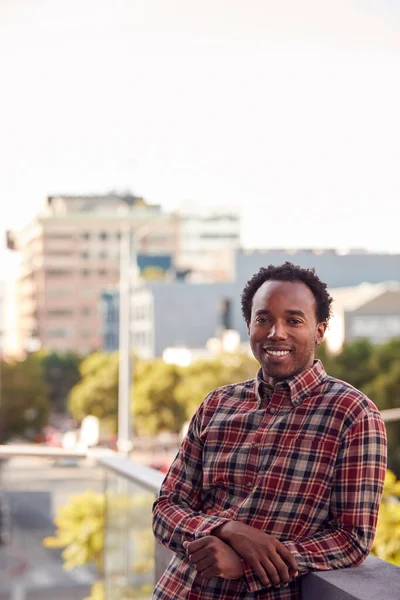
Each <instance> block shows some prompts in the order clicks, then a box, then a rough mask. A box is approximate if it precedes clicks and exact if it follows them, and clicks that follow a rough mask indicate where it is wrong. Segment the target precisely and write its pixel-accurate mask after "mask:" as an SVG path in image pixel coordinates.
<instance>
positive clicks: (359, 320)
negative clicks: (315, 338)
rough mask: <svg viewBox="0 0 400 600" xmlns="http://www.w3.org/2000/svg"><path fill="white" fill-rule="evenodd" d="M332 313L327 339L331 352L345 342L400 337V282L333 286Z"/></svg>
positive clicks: (331, 292) (335, 350) (338, 350)
mask: <svg viewBox="0 0 400 600" xmlns="http://www.w3.org/2000/svg"><path fill="white" fill-rule="evenodd" d="M329 293H330V294H331V296H332V298H333V314H332V318H331V320H330V323H329V328H328V330H327V332H326V335H325V340H326V343H327V346H328V348H329V349H330V350H331V352H340V350H341V348H342V346H343V343H344V342H345V341H346V342H352V341H354V340H355V339H357V338H367V339H369V340H370V341H371V342H373V343H381V342H385V341H386V340H388V339H390V338H392V337H400V285H399V284H398V283H396V282H384V283H362V284H360V285H356V286H353V287H348V288H334V289H330V290H329Z"/></svg>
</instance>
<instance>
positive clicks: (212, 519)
mask: <svg viewBox="0 0 400 600" xmlns="http://www.w3.org/2000/svg"><path fill="white" fill-rule="evenodd" d="M212 394H213V392H211V394H210V395H209V396H207V398H206V399H205V400H204V402H203V404H202V405H201V406H200V408H199V410H198V411H197V413H196V414H195V415H194V417H193V419H192V420H191V422H190V425H189V429H188V432H187V435H186V437H185V439H184V440H183V442H182V445H181V447H180V449H179V452H178V454H177V456H176V458H175V460H174V462H173V463H172V465H171V467H170V469H169V471H168V473H167V475H166V477H165V479H164V481H163V484H162V486H161V490H160V494H159V496H158V498H157V500H156V501H155V503H154V505H153V531H154V535H155V537H156V539H157V541H158V542H160V543H161V544H163V545H164V546H167V548H169V549H170V550H172V551H173V552H176V553H178V554H186V550H185V549H184V547H183V543H184V542H185V541H187V542H191V541H193V540H194V539H197V538H199V537H203V536H206V535H211V532H212V530H213V529H215V528H216V527H218V526H219V525H222V524H223V523H225V522H227V521H228V520H229V519H225V518H220V517H218V516H211V515H206V514H204V513H203V512H201V506H202V479H203V468H202V454H203V444H202V440H201V436H200V431H201V428H200V426H201V420H202V413H203V407H204V403H205V402H206V401H207V399H208V398H209V397H210V396H211V395H212Z"/></svg>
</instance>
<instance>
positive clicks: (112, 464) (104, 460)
mask: <svg viewBox="0 0 400 600" xmlns="http://www.w3.org/2000/svg"><path fill="white" fill-rule="evenodd" d="M96 460H97V463H98V464H99V465H101V466H103V467H105V468H106V469H108V470H109V471H113V472H114V473H116V474H117V475H119V476H120V477H124V478H125V479H128V480H129V481H131V482H132V483H136V484H138V485H140V486H141V487H143V488H145V489H147V490H148V491H149V492H153V493H154V494H158V492H159V491H160V487H161V484H162V482H163V480H164V477H165V475H164V474H162V473H160V472H159V471H156V470H155V469H152V468H151V467H147V466H146V465H141V464H137V463H134V462H133V461H132V460H131V459H130V458H126V457H124V456H121V455H120V454H117V453H114V454H113V455H112V454H110V455H103V456H98V457H97V459H96Z"/></svg>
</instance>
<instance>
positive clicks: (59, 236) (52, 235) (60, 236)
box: [45, 233, 74, 240]
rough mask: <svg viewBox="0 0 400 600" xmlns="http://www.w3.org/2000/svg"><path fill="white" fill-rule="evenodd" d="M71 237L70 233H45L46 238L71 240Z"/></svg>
mask: <svg viewBox="0 0 400 600" xmlns="http://www.w3.org/2000/svg"><path fill="white" fill-rule="evenodd" d="M73 237H74V236H73V234H72V233H46V234H45V239H46V240H72V239H73Z"/></svg>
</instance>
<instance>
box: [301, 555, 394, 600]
mask: <svg viewBox="0 0 400 600" xmlns="http://www.w3.org/2000/svg"><path fill="white" fill-rule="evenodd" d="M301 583H302V594H301V597H302V600H399V598H400V568H399V567H395V566H394V565H391V564H389V563H387V562H385V561H383V560H379V559H378V558H375V557H374V556H369V557H368V558H367V560H366V561H365V562H364V563H363V564H362V565H360V566H359V567H355V568H353V569H340V570H338V571H321V572H318V573H310V574H309V575H306V576H305V577H303V578H302V581H301Z"/></svg>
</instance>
